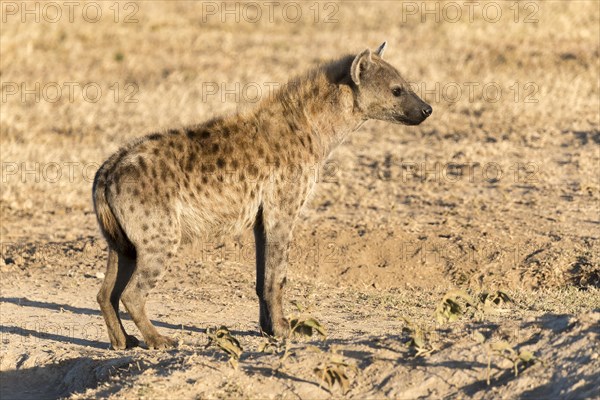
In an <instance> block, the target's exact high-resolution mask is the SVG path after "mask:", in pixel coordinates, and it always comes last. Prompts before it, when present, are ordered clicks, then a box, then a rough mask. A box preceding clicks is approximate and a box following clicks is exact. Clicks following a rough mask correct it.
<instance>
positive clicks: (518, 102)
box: [0, 1, 600, 399]
mask: <svg viewBox="0 0 600 400" xmlns="http://www.w3.org/2000/svg"><path fill="white" fill-rule="evenodd" d="M409 3H410V2H404V3H402V2H396V3H392V2H384V1H374V2H368V3H367V2H342V3H325V2H322V3H310V4H308V3H303V5H302V7H303V8H302V9H303V11H304V14H303V15H304V17H301V18H300V19H299V20H298V21H297V22H290V21H289V20H286V19H285V18H283V17H281V16H277V14H276V15H275V16H274V21H273V22H270V21H269V20H268V18H267V17H265V16H264V15H263V17H261V18H260V19H259V20H258V22H256V23H254V22H248V21H245V20H244V18H243V15H242V18H241V21H240V22H239V23H236V22H235V21H232V20H231V19H230V20H227V19H225V22H222V20H221V17H222V16H223V15H222V13H221V11H222V10H220V9H219V4H220V3H210V2H205V3H204V6H203V5H202V4H194V3H191V2H172V3H167V2H161V1H154V2H140V3H118V5H119V7H118V9H119V11H120V13H119V15H118V16H116V15H115V14H114V9H109V6H110V4H109V3H102V4H101V7H102V10H103V12H104V13H103V18H101V19H100V20H99V21H98V22H94V23H90V22H87V21H86V20H85V19H83V17H82V16H81V15H80V14H77V13H76V14H75V16H74V18H75V21H74V22H73V23H71V22H69V20H68V18H67V14H66V12H67V11H66V10H63V13H64V14H63V17H61V18H59V21H58V22H56V23H55V22H48V21H46V20H45V19H44V18H46V19H49V18H51V17H52V15H54V14H52V15H50V14H48V13H50V12H51V10H46V14H43V9H40V10H41V11H40V13H42V14H40V17H41V20H40V22H39V23H36V22H35V21H33V20H31V19H30V20H26V21H25V22H22V21H21V15H20V14H19V12H20V10H18V11H14V10H13V9H10V8H6V7H7V6H6V3H2V7H3V8H2V13H3V14H2V17H3V18H4V17H6V21H4V20H3V23H2V31H1V33H2V35H1V39H0V45H1V53H2V57H1V61H0V73H1V75H0V76H1V79H2V96H3V97H2V103H1V106H2V110H1V112H0V132H1V148H0V155H1V158H2V192H1V196H0V201H1V202H0V211H1V218H2V220H1V221H2V224H1V231H0V236H1V244H2V258H1V259H0V272H1V278H2V279H1V283H0V325H1V326H0V334H1V343H0V346H1V353H0V354H1V358H0V394H1V397H2V398H3V399H5V398H6V399H13V398H14V399H38V398H91V397H100V398H128V399H129V398H131V399H142V398H145V399H154V398H329V397H335V398H342V397H352V398H361V399H362V398H402V399H407V398H410V399H412V398H420V397H427V396H429V397H434V398H442V397H456V398H568V399H580V398H594V397H595V398H598V397H600V396H599V392H598V390H597V387H599V386H600V372H599V371H600V358H599V357H600V355H599V351H598V345H597V343H598V341H599V340H600V337H599V335H600V328H599V326H600V290H599V288H600V251H599V245H600V218H599V217H598V215H600V178H599V174H598V170H599V168H600V121H599V115H598V109H599V107H600V105H599V97H600V96H599V94H600V91H599V87H598V84H599V68H600V65H599V47H598V46H599V42H598V40H599V39H598V38H599V37H600V32H599V29H600V28H599V26H600V21H599V17H600V16H599V14H600V12H599V10H598V7H597V3H594V2H592V1H581V2H573V3H569V4H568V5H567V4H566V3H560V2H529V3H527V4H529V5H526V4H525V3H522V4H521V7H519V8H518V10H519V13H518V15H517V14H515V9H511V8H510V7H511V4H509V3H495V2H487V3H485V4H492V5H491V6H488V8H490V7H494V6H493V4H500V7H501V9H502V10H503V14H502V15H503V18H501V19H500V20H499V21H497V22H491V21H490V20H489V18H488V19H486V18H484V17H482V16H481V14H476V16H475V20H474V21H473V22H470V21H469V20H468V18H467V17H466V16H465V15H463V17H462V18H461V19H460V21H458V22H451V21H449V20H448V19H449V15H450V14H440V15H441V17H440V21H438V22H436V21H435V20H434V19H433V18H432V17H431V16H430V17H429V19H426V20H425V21H423V20H422V19H421V17H422V16H423V15H424V14H423V12H422V11H423V10H421V9H417V11H416V14H412V12H413V11H414V10H413V9H412V8H407V7H409V6H411V4H417V6H418V4H419V3H410V4H409ZM94 4H95V3H94ZM127 4H137V8H136V7H134V6H127ZM210 4H213V5H214V4H216V6H217V9H216V11H215V12H216V14H212V11H211V10H213V9H212V8H206V7H207V6H208V5H210ZM236 4H238V5H239V4H241V3H236ZM294 4H296V3H294ZM315 4H316V6H315ZM328 4H329V6H328ZM448 4H449V3H447V2H441V3H439V6H440V10H443V9H444V8H443V7H446V6H447V5H448ZM310 6H313V8H312V9H311V8H309V7H310ZM203 7H205V8H203ZM240 7H241V6H240ZM432 7H433V6H432ZM240 10H241V9H240ZM315 10H318V11H319V13H318V16H316V14H314V12H315ZM446 10H447V11H448V12H450V10H449V9H446ZM536 10H537V11H536ZM13 11H14V12H17V14H13ZM263 11H266V10H263ZM479 11H481V10H479ZM90 12H91V11H90ZM240 12H241V11H240ZM440 12H441V11H440ZM490 12H491V11H490ZM132 13H133V14H132ZM332 13H333V14H332ZM463 13H466V10H464V9H463ZM131 15H133V17H131ZM128 16H130V17H131V18H134V19H135V18H137V20H138V21H137V22H132V23H129V24H126V23H125V22H124V20H125V18H126V17H128ZM357 16H360V17H357ZM528 17H529V18H531V19H533V20H537V22H525V19H526V18H528ZM30 18H31V17H30ZM230 18H231V17H230ZM327 18H333V19H334V20H335V21H333V22H332V21H329V22H326V19H327ZM115 20H117V21H118V22H115ZM515 20H516V21H517V22H515ZM382 40H388V42H389V50H388V52H387V53H386V57H387V58H388V60H389V61H390V62H391V63H392V64H394V65H398V66H399V68H400V70H401V71H402V72H403V73H405V75H406V76H407V78H408V79H409V80H411V81H414V82H418V83H417V84H416V86H417V88H420V89H426V90H429V91H430V93H429V94H427V93H420V94H422V95H423V97H424V98H425V99H426V100H428V101H429V102H430V103H431V104H432V105H433V107H434V114H433V116H432V117H431V118H430V119H429V120H427V122H426V123H424V124H423V125H421V126H419V127H401V126H390V125H387V124H385V123H380V122H375V121H371V122H368V123H366V124H365V125H364V126H363V127H362V128H361V130H360V131H359V132H356V133H355V134H354V135H353V136H351V137H350V138H349V140H347V141H346V142H345V143H344V144H343V145H342V146H340V148H338V149H337V150H336V152H335V153H334V154H333V155H332V157H331V159H330V160H329V162H328V164H327V165H325V166H324V169H323V170H322V171H321V172H320V173H319V175H318V177H319V180H320V184H319V186H318V189H317V192H316V193H315V196H314V198H313V199H312V200H311V202H310V204H309V205H308V207H307V208H306V210H305V212H304V213H303V215H302V218H301V220H300V222H299V224H298V226H297V227H296V228H295V238H294V243H293V250H292V254H291V257H290V258H291V259H290V268H289V270H290V277H289V279H288V290H287V298H286V304H287V308H286V311H287V313H288V314H290V315H294V314H300V315H301V316H312V317H314V318H316V319H317V320H318V321H319V322H320V323H321V324H322V325H323V326H324V327H325V328H326V330H327V337H326V338H320V337H315V336H313V337H306V338H304V337H294V338H292V339H291V340H288V341H286V343H285V344H283V343H282V344H281V345H280V346H279V348H278V349H276V350H273V351H271V352H269V351H264V349H262V345H263V344H264V343H265V342H266V341H267V339H266V338H263V337H261V336H260V335H259V333H258V323H257V321H258V302H257V300H256V297H255V295H254V289H253V282H254V268H253V263H254V251H253V247H252V246H253V241H252V237H251V235H250V234H246V235H244V236H242V237H241V238H239V240H237V241H236V240H233V239H232V238H210V239H204V240H202V241H200V242H198V243H195V244H194V245H191V246H188V247H186V248H184V249H182V252H181V254H180V257H179V260H178V262H177V263H176V264H174V265H171V266H168V269H169V272H168V274H167V278H166V279H165V282H164V283H163V284H162V285H160V287H159V288H158V289H157V290H156V291H155V292H154V293H153V294H152V295H151V297H150V299H149V303H148V309H149V312H150V315H151V318H152V319H153V321H154V322H155V324H156V325H157V326H158V327H159V329H160V331H161V332H163V333H165V334H169V335H172V336H175V337H177V338H178V339H179V340H180V343H181V344H180V346H179V348H177V349H174V350H170V351H149V350H146V349H144V348H138V349H133V350H129V351H112V350H109V344H108V337H107V334H106V331H105V327H104V323H103V320H102V317H101V315H100V312H99V309H98V307H97V304H96V301H95V295H96V292H97V290H98V288H99V286H100V282H101V277H102V274H103V272H104V268H105V263H106V260H105V258H106V254H105V253H106V245H105V243H104V241H103V240H102V238H101V237H100V235H99V232H98V230H97V226H96V222H95V216H94V214H93V208H92V204H91V179H93V175H94V172H95V170H96V169H97V167H98V166H99V164H100V163H101V162H102V161H103V160H104V159H105V158H106V157H107V156H108V155H110V154H111V153H112V152H113V151H115V150H116V149H117V148H118V147H119V146H120V145H122V144H123V143H125V142H126V141H127V140H130V139H132V138H134V137H138V136H141V135H143V134H145V133H149V132H152V131H156V130H158V129H162V128H165V127H169V126H179V125H182V124H186V123H192V122H197V121H201V120H203V119H206V118H208V117H209V116H211V115H213V114H215V113H221V112H231V111H234V110H235V109H236V108H244V107H251V106H252V100H253V97H252V96H253V95H249V94H248V93H249V92H245V91H244V90H245V88H248V90H250V89H251V88H253V87H254V88H256V85H258V87H260V88H262V89H263V90H265V88H267V87H268V85H267V83H271V82H283V81H285V79H287V77H289V76H290V75H294V74H296V73H298V72H300V71H302V70H304V69H306V68H308V67H310V66H311V65H314V64H315V63H318V62H320V61H323V60H326V59H329V58H332V57H336V56H338V55H341V54H344V53H346V52H354V51H359V50H361V49H362V48H363V47H365V46H371V47H375V46H376V45H378V44H379V43H380V42H381V41H382ZM65 82H77V83H78V84H79V85H80V86H79V87H83V86H84V85H86V84H90V83H94V84H97V85H99V86H100V87H101V88H102V89H103V91H102V96H101V97H100V98H99V99H98V101H96V102H91V101H89V98H88V99H87V100H86V99H85V98H84V96H82V94H81V92H78V91H77V90H75V92H74V98H73V101H71V99H69V96H68V91H66V90H64V87H65ZM36 83H39V87H40V89H39V91H38V94H39V97H40V98H39V101H36V99H35V96H34V95H24V94H23V92H22V86H21V85H22V84H25V85H26V88H27V89H32V88H33V89H32V90H34V92H35V91H36V89H35V88H36ZM54 83H56V84H57V85H60V86H61V87H63V91H62V95H61V96H59V98H58V100H56V101H50V100H53V99H54V97H52V96H53V93H54V92H51V90H52V87H54V86H53V84H54ZM115 83H117V84H118V85H117V86H118V87H119V90H120V91H119V92H117V91H116V90H115V88H116V87H117V86H114V85H115ZM215 84H216V86H217V87H219V90H218V92H217V93H216V94H211V93H213V92H212V89H214V87H215V86H214V85H215ZM236 84H238V85H239V86H237V87H236V86H235V85H236ZM475 84H476V85H475ZM491 84H494V85H491ZM528 84H529V86H526V85H528ZM48 85H50V86H48ZM128 85H133V86H128ZM221 85H225V89H230V90H232V92H233V93H235V94H237V97H238V98H235V97H236V96H235V95H234V96H226V95H224V92H223V87H222V86H221ZM456 85H458V86H459V87H460V88H462V95H461V96H460V97H459V98H458V99H457V100H456V101H455V100H454V97H453V94H452V93H453V92H451V90H452V88H456ZM469 85H471V87H473V88H474V92H473V96H469V95H468V93H467V88H468V87H469ZM473 85H475V86H473ZM485 85H488V86H494V87H500V88H501V93H502V96H501V98H499V99H496V98H495V97H493V96H492V94H491V93H492V92H489V93H488V92H484V91H483V89H482V88H483V87H484V86H485ZM495 85H498V86H495ZM15 87H16V89H15ZM111 87H112V88H113V89H111ZM44 88H46V89H44ZM479 88H481V90H480V89H479ZM13 89H14V90H17V92H16V93H15V94H13V93H12V90H13ZM490 90H491V89H490ZM422 91H423V92H424V90H422ZM431 91H433V92H431ZM262 94H263V95H264V94H265V92H263V93H262ZM23 96H25V97H23ZM131 100H136V102H131ZM457 288H459V289H462V290H465V291H468V292H469V293H470V294H471V295H472V296H473V297H478V296H479V295H481V294H482V293H484V292H492V293H493V292H495V291H497V290H502V291H504V292H506V293H507V294H508V295H509V296H510V297H511V298H512V300H513V301H512V302H511V303H508V304H500V305H497V306H494V307H493V309H492V310H488V312H485V313H484V312H481V311H476V312H474V311H471V310H472V308H469V307H466V313H465V315H463V316H461V317H460V318H459V319H458V320H457V321H454V322H450V323H445V324H441V323H440V322H437V321H436V318H435V316H434V311H435V310H436V307H437V306H438V304H439V303H440V301H441V300H442V298H443V297H444V295H445V294H446V293H447V292H448V291H449V290H453V289H457ZM293 304H298V305H299V306H300V307H301V309H302V311H298V310H296V307H294V305H293ZM463 308H465V307H464V304H463ZM123 318H124V320H125V323H126V328H127V329H128V331H130V332H131V333H135V334H136V335H138V337H139V334H138V332H137V331H136V329H135V327H134V325H133V323H132V322H131V321H130V320H129V319H128V316H127V315H126V314H124V315H123ZM403 318H407V319H408V320H410V321H412V323H413V324H416V325H418V326H419V327H421V329H423V331H424V332H425V336H426V348H427V349H428V350H432V351H431V352H428V354H425V355H417V354H416V353H417V349H416V348H415V346H412V345H411V337H413V338H414V335H412V334H411V332H410V331H408V330H407V328H408V327H409V324H408V323H407V321H406V320H405V319H403ZM221 325H224V326H227V327H228V328H229V329H230V330H231V333H232V335H233V336H235V337H236V338H237V339H238V340H239V341H240V344H241V346H242V348H243V353H242V355H241V356H240V359H239V363H238V365H237V367H233V366H232V365H231V364H230V363H229V362H228V356H227V355H226V354H225V353H224V352H223V351H222V350H220V349H219V348H217V347H214V346H211V347H207V344H208V342H209V340H208V335H207V333H206V329H207V328H209V327H218V326H221ZM479 334H482V335H483V337H484V339H485V340H484V341H483V343H481V337H480V335H479ZM411 335H412V336H411ZM502 341H506V342H507V343H509V345H510V346H511V348H512V349H514V351H516V353H519V352H521V354H524V353H523V352H531V353H532V354H533V355H534V356H535V357H536V359H535V360H534V361H532V362H522V363H521V364H520V365H519V366H518V367H517V372H518V374H515V371H514V369H513V364H512V362H511V361H509V360H507V359H506V358H503V357H501V356H500V355H499V354H498V352H494V351H493V348H494V346H497V345H498V343H502ZM509 353H510V351H507V352H506V354H509ZM340 360H344V362H346V363H347V364H348V365H350V366H348V367H340V368H342V369H343V368H345V373H346V375H347V378H348V386H347V387H346V388H342V387H341V386H340V385H339V384H335V385H333V386H332V387H330V386H328V385H327V384H326V383H325V382H324V381H322V380H321V379H320V377H319V374H318V373H316V372H315V369H318V368H323V367H324V366H335V365H336V364H335V363H336V361H340ZM488 362H489V368H488ZM488 374H489V378H490V383H489V384H488V383H487V382H486V380H487V377H488Z"/></svg>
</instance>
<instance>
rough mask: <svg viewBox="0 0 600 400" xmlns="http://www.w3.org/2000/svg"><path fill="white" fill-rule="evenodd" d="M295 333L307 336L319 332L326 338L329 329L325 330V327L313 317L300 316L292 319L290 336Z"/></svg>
mask: <svg viewBox="0 0 600 400" xmlns="http://www.w3.org/2000/svg"><path fill="white" fill-rule="evenodd" d="M294 333H297V334H300V335H306V336H312V335H313V334H314V333H318V334H319V335H321V336H322V337H323V338H324V339H325V338H327V331H326V330H325V327H324V326H323V325H321V323H320V322H319V321H317V320H316V319H314V318H312V317H309V318H306V319H302V318H300V317H297V318H294V319H291V320H290V336H291V335H293V334H294Z"/></svg>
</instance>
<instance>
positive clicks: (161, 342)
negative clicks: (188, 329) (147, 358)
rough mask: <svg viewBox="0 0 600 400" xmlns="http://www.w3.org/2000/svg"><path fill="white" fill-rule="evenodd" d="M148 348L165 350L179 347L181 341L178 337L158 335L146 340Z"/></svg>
mask: <svg viewBox="0 0 600 400" xmlns="http://www.w3.org/2000/svg"><path fill="white" fill-rule="evenodd" d="M146 344H147V345H148V348H149V349H151V350H165V349H171V348H173V347H177V345H178V344H179V342H178V341H177V339H172V338H170V337H168V336H163V335H157V336H155V337H153V338H152V339H149V340H147V341H146Z"/></svg>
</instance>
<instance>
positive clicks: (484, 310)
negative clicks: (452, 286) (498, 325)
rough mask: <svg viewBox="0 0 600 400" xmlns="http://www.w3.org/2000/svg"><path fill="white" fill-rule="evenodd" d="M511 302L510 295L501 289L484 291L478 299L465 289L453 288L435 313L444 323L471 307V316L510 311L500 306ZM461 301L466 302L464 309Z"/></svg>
mask: <svg viewBox="0 0 600 400" xmlns="http://www.w3.org/2000/svg"><path fill="white" fill-rule="evenodd" d="M510 302H512V300H511V299H510V297H509V296H508V295H507V294H506V293H505V292H503V291H501V290H496V291H495V292H492V293H488V292H483V293H481V294H480V295H479V296H477V297H476V299H474V298H473V297H471V295H469V294H468V293H467V292H465V291H464V290H451V291H449V292H448V293H446V294H445V295H444V297H443V298H442V300H441V301H440V302H439V303H438V306H437V307H436V309H435V312H434V315H435V319H436V320H437V321H438V323H440V324H444V323H446V322H454V321H456V320H458V319H459V318H460V317H461V316H463V315H464V314H465V311H466V310H467V309H469V310H470V311H471V314H470V316H477V317H478V318H479V319H483V317H484V316H485V315H492V314H500V313H506V312H510V309H508V308H501V307H500V306H502V305H504V304H508V303H510ZM461 303H464V309H463V306H462V305H461Z"/></svg>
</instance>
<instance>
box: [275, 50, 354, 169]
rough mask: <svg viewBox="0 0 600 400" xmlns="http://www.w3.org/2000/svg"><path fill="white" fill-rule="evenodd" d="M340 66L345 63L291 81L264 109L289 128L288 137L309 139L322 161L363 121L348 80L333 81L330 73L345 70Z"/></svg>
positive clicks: (335, 78)
mask: <svg viewBox="0 0 600 400" xmlns="http://www.w3.org/2000/svg"><path fill="white" fill-rule="evenodd" d="M340 63H342V64H345V63H346V62H345V61H344V59H342V60H339V61H337V62H336V63H331V64H329V65H327V66H325V67H322V68H320V69H317V70H314V71H311V72H310V73H309V74H307V75H306V76H305V77H303V78H299V79H297V80H295V81H291V82H290V83H288V84H287V85H286V86H285V87H284V88H283V89H282V90H280V91H279V92H277V93H275V96H274V99H272V100H271V101H269V102H268V104H267V105H266V108H267V109H270V110H269V111H270V113H271V115H275V116H276V118H278V119H280V120H281V121H279V122H280V123H281V124H282V125H283V126H285V127H288V129H289V131H288V134H292V135H310V136H311V143H314V146H315V149H314V150H315V153H316V155H318V158H321V159H325V158H327V157H328V156H329V154H330V153H331V151H333V149H335V147H337V146H338V145H339V144H340V143H342V142H343V141H344V139H345V138H346V137H347V136H348V134H350V133H351V132H353V131H355V130H357V129H358V128H359V127H360V126H361V125H362V123H363V122H364V121H365V118H364V115H363V114H362V113H361V112H359V111H358V110H357V108H356V106H355V101H354V94H353V90H352V88H351V87H350V84H349V76H347V78H346V75H344V74H343V73H341V74H340V75H339V76H338V77H336V76H335V73H336V71H335V70H334V71H333V73H332V69H333V68H338V69H340V70H341V71H343V70H344V69H345V68H344V69H342V68H343V66H342V68H340V65H339V64H340ZM349 68H350V66H349V65H348V71H349ZM286 130H287V129H286Z"/></svg>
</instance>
